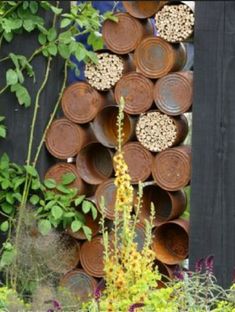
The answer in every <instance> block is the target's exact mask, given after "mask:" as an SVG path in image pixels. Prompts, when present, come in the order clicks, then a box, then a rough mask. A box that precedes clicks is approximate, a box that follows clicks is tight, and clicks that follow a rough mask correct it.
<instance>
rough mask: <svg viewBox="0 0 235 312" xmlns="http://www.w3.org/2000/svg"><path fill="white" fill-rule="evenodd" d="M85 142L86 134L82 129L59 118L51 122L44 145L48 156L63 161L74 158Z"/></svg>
mask: <svg viewBox="0 0 235 312" xmlns="http://www.w3.org/2000/svg"><path fill="white" fill-rule="evenodd" d="M87 140H88V138H87V133H86V131H85V130H84V129H83V128H82V127H80V126H78V125H77V124H75V123H73V122H71V121H70V120H68V119H66V118H60V119H57V120H55V121H53V122H52V124H51V126H50V128H49V130H48V132H47V135H46V142H45V143H46V148H47V150H48V151H49V152H50V154H52V155H53V156H54V157H56V158H59V159H62V160H65V159H67V158H70V157H74V156H76V155H77V153H78V152H79V150H80V149H81V148H82V146H83V145H84V144H85V142H86V141H87Z"/></svg>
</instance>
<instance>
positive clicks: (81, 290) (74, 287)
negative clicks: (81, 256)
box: [60, 270, 98, 302]
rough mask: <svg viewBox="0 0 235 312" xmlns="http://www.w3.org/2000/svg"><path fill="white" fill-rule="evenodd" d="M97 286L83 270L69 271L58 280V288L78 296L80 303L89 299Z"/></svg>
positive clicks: (92, 278) (94, 280)
mask: <svg viewBox="0 0 235 312" xmlns="http://www.w3.org/2000/svg"><path fill="white" fill-rule="evenodd" d="M97 284H98V283H97V281H96V279H95V278H94V277H92V276H90V275H88V274H87V273H86V272H85V271H83V270H74V271H71V272H69V273H67V274H66V275H65V276H64V277H63V278H62V279H61V280H60V286H61V287H63V288H66V289H68V290H69V291H70V292H72V293H73V294H74V295H76V296H78V297H79V298H80V300H81V301H82V302H85V301H87V300H89V299H90V298H91V296H92V295H93V294H94V292H95V290H96V288H97Z"/></svg>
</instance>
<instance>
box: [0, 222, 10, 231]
mask: <svg viewBox="0 0 235 312" xmlns="http://www.w3.org/2000/svg"><path fill="white" fill-rule="evenodd" d="M8 229H9V222H8V221H4V222H3V223H1V225H0V230H1V231H2V232H6V231H7V230H8Z"/></svg>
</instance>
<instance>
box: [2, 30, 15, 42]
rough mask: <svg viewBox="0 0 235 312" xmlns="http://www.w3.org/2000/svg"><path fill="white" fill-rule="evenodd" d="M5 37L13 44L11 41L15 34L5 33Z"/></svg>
mask: <svg viewBox="0 0 235 312" xmlns="http://www.w3.org/2000/svg"><path fill="white" fill-rule="evenodd" d="M3 37H4V39H5V40H6V41H7V42H11V40H12V39H13V33H12V32H5V31H4V33H3Z"/></svg>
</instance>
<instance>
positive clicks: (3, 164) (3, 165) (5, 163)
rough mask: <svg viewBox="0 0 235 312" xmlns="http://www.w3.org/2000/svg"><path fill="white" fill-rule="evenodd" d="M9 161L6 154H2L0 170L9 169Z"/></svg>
mask: <svg viewBox="0 0 235 312" xmlns="http://www.w3.org/2000/svg"><path fill="white" fill-rule="evenodd" d="M9 162H10V159H9V157H8V156H7V154H6V153H4V154H3V155H2V157H1V159H0V169H2V170H3V169H7V168H8V167H9Z"/></svg>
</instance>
